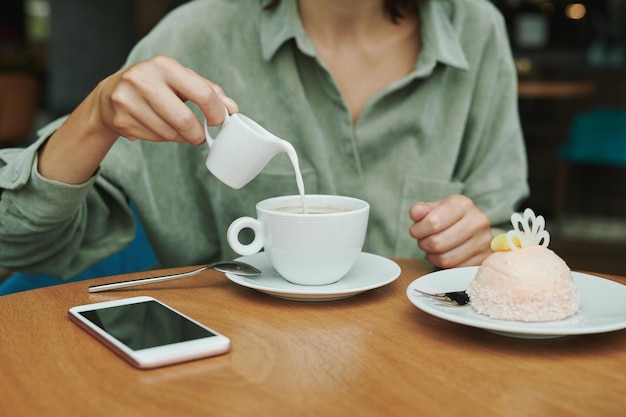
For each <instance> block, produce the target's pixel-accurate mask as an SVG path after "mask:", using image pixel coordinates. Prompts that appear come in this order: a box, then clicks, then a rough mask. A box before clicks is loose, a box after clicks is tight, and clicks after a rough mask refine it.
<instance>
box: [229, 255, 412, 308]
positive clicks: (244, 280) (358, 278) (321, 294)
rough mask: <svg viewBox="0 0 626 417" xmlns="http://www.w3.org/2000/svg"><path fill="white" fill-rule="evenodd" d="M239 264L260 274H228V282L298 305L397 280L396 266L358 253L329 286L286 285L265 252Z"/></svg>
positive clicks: (351, 293) (243, 258)
mask: <svg viewBox="0 0 626 417" xmlns="http://www.w3.org/2000/svg"><path fill="white" fill-rule="evenodd" d="M237 260H238V261H243V262H246V263H249V264H250V265H253V266H256V267H257V268H259V269H260V270H261V272H262V274H261V275H258V276H255V277H250V278H248V277H244V276H241V275H235V274H231V273H227V274H226V276H227V277H228V279H230V280H231V281H233V282H235V283H237V284H239V285H243V286H244V287H248V288H253V289H255V290H258V291H261V292H264V293H266V294H269V295H273V296H274V297H278V298H284V299H286V300H298V301H332V300H340V299H342V298H348V297H352V296H353V295H356V294H359V293H362V292H364V291H368V290H371V289H374V288H379V287H382V286H383V285H387V284H389V283H390V282H393V281H394V280H395V279H396V278H398V276H400V267H399V266H398V264H396V263H395V262H393V261H391V260H389V259H387V258H384V257H382V256H378V255H373V254H371V253H361V254H360V255H359V258H358V259H357V261H356V264H355V265H354V266H353V267H352V269H351V270H350V272H348V274H346V276H344V277H343V278H341V279H340V280H339V281H337V282H335V283H333V284H329V285H311V286H308V285H297V284H292V283H291V282H288V281H286V280H285V279H284V278H283V277H281V276H280V275H279V274H278V272H276V270H275V269H274V268H273V267H272V265H271V264H270V262H269V259H268V258H267V255H266V254H265V253H264V252H259V253H257V254H254V255H251V256H243V257H241V258H237Z"/></svg>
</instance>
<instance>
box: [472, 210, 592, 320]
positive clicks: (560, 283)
mask: <svg viewBox="0 0 626 417" xmlns="http://www.w3.org/2000/svg"><path fill="white" fill-rule="evenodd" d="M511 223H512V224H513V227H514V230H511V231H509V232H507V233H506V234H503V235H499V236H496V237H495V238H494V240H493V241H492V243H491V247H492V250H494V253H493V254H491V255H490V256H489V257H487V259H485V261H484V262H483V263H482V265H481V266H480V267H479V268H478V272H477V273H476V276H475V277H474V279H473V280H472V282H471V283H470V285H469V287H468V289H467V294H468V295H469V297H470V300H471V301H470V305H471V306H472V307H473V308H474V309H475V310H476V311H477V312H478V313H479V314H483V315H486V316H489V317H491V318H495V319H501V320H518V321H524V322H539V321H551V320H561V319H564V318H567V317H569V316H572V315H574V314H575V313H576V312H577V311H578V308H579V305H580V296H579V293H578V289H577V288H576V285H575V283H574V279H573V277H572V273H571V271H570V268H569V267H568V266H567V264H566V263H565V261H563V259H561V258H560V257H559V256H558V255H557V254H555V253H554V252H553V251H551V250H550V249H548V247H547V246H548V244H549V242H550V235H549V233H548V232H547V231H545V230H544V226H545V221H544V218H543V216H537V217H536V216H535V213H534V212H533V211H532V210H531V209H526V211H524V215H523V216H522V215H520V214H518V213H515V214H513V216H511ZM520 227H521V228H522V229H521V230H520Z"/></svg>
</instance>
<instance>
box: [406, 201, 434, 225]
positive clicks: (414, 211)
mask: <svg viewBox="0 0 626 417" xmlns="http://www.w3.org/2000/svg"><path fill="white" fill-rule="evenodd" d="M433 207H434V203H426V202H421V201H420V202H417V203H415V204H413V205H412V206H411V208H410V209H409V217H410V218H411V220H413V221H414V222H419V221H420V220H422V219H423V218H424V217H426V215H428V213H430V211H431V210H432V209H433Z"/></svg>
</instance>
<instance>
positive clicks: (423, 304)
mask: <svg viewBox="0 0 626 417" xmlns="http://www.w3.org/2000/svg"><path fill="white" fill-rule="evenodd" d="M477 270H478V267H465V268H455V269H447V270H442V271H437V272H433V273H430V274H427V275H424V276H423V277H421V278H418V279H416V280H415V281H413V282H412V283H411V284H410V285H409V286H408V288H407V290H406V293H407V297H409V300H410V301H411V302H412V303H413V304H414V305H415V306H416V307H417V308H419V309H420V310H423V311H425V312H426V313H429V314H432V315H433V316H436V317H439V318H442V319H444V320H449V321H452V322H455V323H460V324H465V325H467V326H473V327H479V328H482V329H485V330H489V331H491V332H493V333H499V334H503V335H506V336H513V337H521V338H531V339H544V338H553V337H561V336H568V335H576V334H592V333H604V332H610V331H614V330H621V329H624V328H626V286H625V285H622V284H620V283H617V282H615V281H610V280H608V279H604V278H600V277H596V276H593V275H588V274H583V273H580V272H572V275H573V277H574V282H575V283H576V286H577V287H578V290H579V291H580V296H581V297H580V309H579V311H578V313H576V314H575V315H573V316H571V317H568V318H566V319H564V320H558V321H548V322H532V323H526V322H521V321H507V320H497V319H492V318H490V317H487V316H484V315H481V314H478V313H477V312H476V311H475V310H474V309H473V308H472V307H471V306H470V305H467V306H463V307H455V306H450V305H445V304H443V303H441V302H439V301H437V300H434V299H432V298H431V297H428V296H425V295H421V294H420V293H418V292H417V291H416V289H419V290H422V291H426V292H449V291H456V290H463V289H465V288H467V286H468V285H469V283H470V282H471V281H472V279H474V276H475V275H476V271H477Z"/></svg>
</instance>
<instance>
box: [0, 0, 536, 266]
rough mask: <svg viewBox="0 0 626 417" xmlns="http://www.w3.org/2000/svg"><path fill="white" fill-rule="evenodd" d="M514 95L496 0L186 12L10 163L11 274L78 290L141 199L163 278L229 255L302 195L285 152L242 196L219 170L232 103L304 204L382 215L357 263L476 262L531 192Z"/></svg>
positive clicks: (288, 2) (375, 218) (1, 173)
mask: <svg viewBox="0 0 626 417" xmlns="http://www.w3.org/2000/svg"><path fill="white" fill-rule="evenodd" d="M516 100H517V96H516V76H515V70H514V65H513V62H512V57H511V54H510V50H509V47H508V41H507V38H506V31H505V27H504V24H503V19H502V18H501V16H500V15H499V13H498V12H497V11H496V10H495V8H494V7H493V6H492V5H491V4H490V3H489V2H487V1H483V0H433V1H413V2H412V1H398V0H396V1H393V0H389V1H383V0H368V1H363V0H342V1H339V0H323V1H321V0H298V1H296V0H280V1H270V2H268V1H260V2H258V3H254V2H250V1H249V0H246V1H243V0H240V1H235V0H198V1H193V2H191V3H188V4H186V5H184V6H182V7H180V8H178V9H177V10H175V11H174V12H173V13H171V14H170V15H169V16H167V17H166V18H165V19H164V20H163V21H162V22H161V23H160V24H159V25H158V26H157V27H156V28H155V29H154V30H153V31H152V32H151V33H150V34H149V35H148V36H147V37H146V38H145V39H143V40H142V41H141V42H140V43H139V44H138V45H137V46H136V48H135V49H134V50H133V51H132V53H131V54H130V57H129V59H128V62H127V65H126V66H125V67H124V68H123V69H121V70H120V71H118V72H117V73H115V74H113V75H111V76H110V77H108V78H107V79H105V80H103V81H102V82H101V83H100V84H99V85H98V86H97V87H96V88H95V89H94V91H93V92H92V93H91V94H90V95H89V96H88V97H86V99H85V100H84V101H83V102H82V103H81V104H80V105H79V106H78V107H77V108H76V110H75V111H74V112H73V113H72V114H71V115H70V116H69V117H68V118H67V119H64V120H61V121H58V122H56V123H53V124H52V125H50V126H48V127H47V128H46V129H44V130H43V131H42V137H41V139H40V140H39V141H38V142H37V143H35V144H34V145H33V146H31V147H30V148H28V149H26V150H24V151H21V152H16V151H14V150H9V151H4V152H2V153H1V154H0V190H3V192H2V196H1V200H0V215H1V216H2V219H3V220H2V223H1V225H0V265H3V266H5V267H8V268H11V269H15V270H23V271H27V272H28V271H30V272H35V271H45V272H47V273H54V274H57V275H59V276H72V275H73V274H75V273H76V272H78V271H80V270H82V269H84V268H85V267H87V266H88V265H90V264H91V263H93V262H95V261H97V260H99V259H102V258H104V257H106V256H107V255H108V254H110V253H113V252H115V251H117V250H119V249H120V248H122V247H123V246H124V245H125V244H126V243H127V242H128V241H129V240H131V239H132V236H133V233H134V229H133V218H132V214H131V212H130V210H129V208H128V207H129V200H130V201H132V202H133V204H134V205H135V206H136V208H137V211H138V213H139V216H140V218H141V220H142V222H143V224H144V226H145V229H146V233H147V235H148V237H149V239H150V242H151V244H152V246H153V249H154V251H155V253H156V255H157V257H158V259H159V261H160V263H161V264H162V266H178V265H191V264H199V263H203V262H208V261H210V260H211V259H216V258H227V257H230V256H233V254H232V252H231V251H230V249H229V248H228V245H227V244H226V243H225V242H224V240H225V239H224V236H225V229H226V228H227V227H228V224H229V223H230V222H231V221H232V219H234V218H236V217H239V216H241V215H244V214H253V213H254V205H255V203H256V202H257V201H259V200H261V199H263V198H266V197H270V196H276V195H283V194H293V193H295V192H296V187H295V179H294V173H293V169H292V167H291V164H290V162H289V160H288V158H286V156H285V157H283V156H278V157H276V158H274V160H272V161H271V162H270V164H269V165H268V166H267V167H266V169H265V170H264V171H263V172H262V173H261V174H260V175H259V176H258V177H257V178H256V179H255V180H254V181H253V182H252V183H250V184H249V185H248V186H246V187H245V188H244V189H242V190H232V189H229V188H228V187H226V186H225V185H223V184H221V183H219V181H217V180H216V179H215V178H213V177H212V176H211V175H210V174H209V173H208V172H207V171H206V169H205V168H204V159H205V158H206V155H207V152H208V149H207V148H206V146H201V144H202V143H203V141H204V133H203V129H202V125H201V121H202V119H203V117H206V118H207V120H208V122H209V124H212V125H218V124H220V123H221V122H222V120H223V115H224V107H226V108H227V109H228V111H229V112H231V113H232V112H236V111H239V110H241V111H242V112H243V113H244V114H246V115H247V116H249V117H251V118H252V119H255V120H256V121H257V122H259V123H260V124H261V125H263V126H264V127H266V128H267V129H268V130H270V131H272V132H273V133H275V134H276V135H277V136H279V137H282V138H284V139H287V140H289V141H290V142H291V143H292V144H293V145H294V147H295V148H296V150H297V152H298V156H299V158H300V166H301V170H302V174H303V177H304V183H305V187H306V191H307V193H327V194H345V195H352V196H356V197H360V198H363V199H365V200H367V201H368V202H369V203H370V205H371V216H370V226H369V229H368V234H367V240H366V244H365V248H364V250H366V251H369V252H375V253H378V254H381V255H385V256H389V257H419V256H424V254H425V256H426V257H427V258H428V259H429V260H431V261H432V262H433V263H434V264H435V265H437V266H440V267H444V268H448V267H455V266H461V265H476V264H479V263H480V262H481V261H482V260H483V259H484V258H485V257H486V256H487V255H488V254H489V253H490V250H489V242H490V240H491V236H492V232H493V229H494V228H496V227H497V226H498V224H501V223H502V224H504V223H505V222H507V221H508V219H509V216H510V214H511V213H512V211H513V210H514V209H515V208H516V205H517V204H518V203H519V202H520V201H521V199H523V198H524V197H525V195H526V193H527V183H526V162H525V152H524V146H523V140H522V135H521V130H520V126H519V121H518V115H517V107H516ZM194 145H200V146H194ZM2 161H4V162H2Z"/></svg>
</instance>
